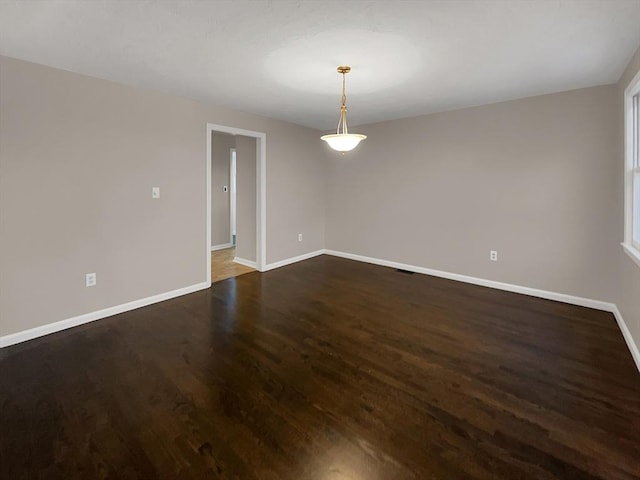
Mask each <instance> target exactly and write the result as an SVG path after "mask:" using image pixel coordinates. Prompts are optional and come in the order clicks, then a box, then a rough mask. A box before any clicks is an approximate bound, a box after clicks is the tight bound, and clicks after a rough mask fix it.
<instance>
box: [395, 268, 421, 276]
mask: <svg viewBox="0 0 640 480" xmlns="http://www.w3.org/2000/svg"><path fill="white" fill-rule="evenodd" d="M396 272H398V273H406V274H407V275H413V274H414V273H416V272H411V271H409V270H403V269H401V268H396Z"/></svg>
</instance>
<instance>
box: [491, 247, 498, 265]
mask: <svg viewBox="0 0 640 480" xmlns="http://www.w3.org/2000/svg"><path fill="white" fill-rule="evenodd" d="M489 260H491V261H492V262H497V261H498V251H497V250H491V251H490V252H489Z"/></svg>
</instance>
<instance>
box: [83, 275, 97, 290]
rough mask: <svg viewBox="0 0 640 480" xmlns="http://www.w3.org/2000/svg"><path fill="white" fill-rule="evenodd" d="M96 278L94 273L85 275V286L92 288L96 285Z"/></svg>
mask: <svg viewBox="0 0 640 480" xmlns="http://www.w3.org/2000/svg"><path fill="white" fill-rule="evenodd" d="M97 281H98V278H97V276H96V274H95V273H87V274H86V275H85V286H87V287H93V286H95V284H96V283H97Z"/></svg>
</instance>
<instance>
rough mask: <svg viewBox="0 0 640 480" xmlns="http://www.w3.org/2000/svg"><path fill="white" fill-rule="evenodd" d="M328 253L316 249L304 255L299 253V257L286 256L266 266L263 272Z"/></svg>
mask: <svg viewBox="0 0 640 480" xmlns="http://www.w3.org/2000/svg"><path fill="white" fill-rule="evenodd" d="M325 253H326V250H324V249H321V250H316V251H315V252H309V253H303V254H302V255H298V256H297V257H290V258H285V259H284V260H280V261H278V262H273V263H270V264H268V265H265V266H264V270H262V271H263V272H267V271H269V270H273V269H274V268H280V267H284V266H286V265H291V264H292V263H297V262H301V261H303V260H308V259H310V258H313V257H317V256H318V255H323V254H325Z"/></svg>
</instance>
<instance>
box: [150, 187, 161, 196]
mask: <svg viewBox="0 0 640 480" xmlns="http://www.w3.org/2000/svg"><path fill="white" fill-rule="evenodd" d="M151 198H160V187H152V188H151Z"/></svg>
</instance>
